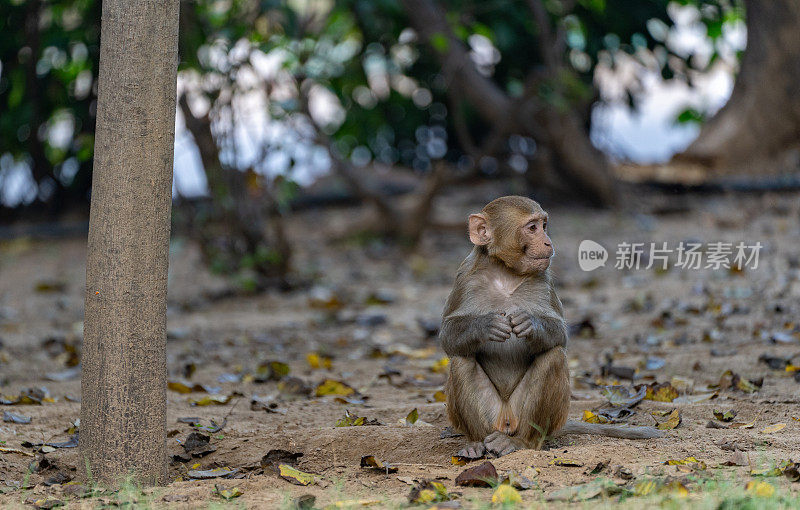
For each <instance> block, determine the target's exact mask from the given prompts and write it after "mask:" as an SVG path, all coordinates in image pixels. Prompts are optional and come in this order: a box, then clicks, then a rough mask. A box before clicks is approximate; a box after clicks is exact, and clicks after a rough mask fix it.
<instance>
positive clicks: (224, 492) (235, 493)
mask: <svg viewBox="0 0 800 510" xmlns="http://www.w3.org/2000/svg"><path fill="white" fill-rule="evenodd" d="M214 493H215V494H216V495H217V496H219V497H221V498H223V499H233V498H238V497H239V496H241V495H242V494H244V492H243V491H242V489H240V488H239V487H233V488H231V489H220V488H219V487H217V489H216V490H215V491H214Z"/></svg>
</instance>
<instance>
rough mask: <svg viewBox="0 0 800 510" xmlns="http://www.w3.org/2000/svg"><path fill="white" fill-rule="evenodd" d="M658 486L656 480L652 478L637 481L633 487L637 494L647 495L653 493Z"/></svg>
mask: <svg viewBox="0 0 800 510" xmlns="http://www.w3.org/2000/svg"><path fill="white" fill-rule="evenodd" d="M656 487H657V484H656V481H655V480H653V479H652V478H650V479H647V480H642V481H641V482H636V485H635V486H634V487H633V493H634V494H635V495H637V496H647V495H649V494H651V493H652V492H653V491H654V490H655V489H656Z"/></svg>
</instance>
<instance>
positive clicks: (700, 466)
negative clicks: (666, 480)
mask: <svg viewBox="0 0 800 510" xmlns="http://www.w3.org/2000/svg"><path fill="white" fill-rule="evenodd" d="M664 464H666V465H667V466H690V467H691V468H692V469H695V470H697V471H703V470H705V469H706V467H707V466H706V463H705V462H704V461H702V460H697V458H695V457H686V458H684V459H671V460H668V461H666V462H664Z"/></svg>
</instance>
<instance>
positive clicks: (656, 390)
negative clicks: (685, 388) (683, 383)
mask: <svg viewBox="0 0 800 510" xmlns="http://www.w3.org/2000/svg"><path fill="white" fill-rule="evenodd" d="M644 398H645V400H655V401H656V402H672V401H673V400H675V399H676V398H678V390H676V389H675V388H674V387H673V386H672V385H671V384H670V383H663V384H653V385H650V386H648V387H647V393H646V394H645V397H644Z"/></svg>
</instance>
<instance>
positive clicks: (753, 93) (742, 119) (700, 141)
mask: <svg viewBox="0 0 800 510" xmlns="http://www.w3.org/2000/svg"><path fill="white" fill-rule="evenodd" d="M745 8H746V16H747V48H746V49H745V52H744V56H743V57H742V67H741V70H740V72H739V75H738V76H737V78H736V82H735V84H734V87H733V93H732V94H731V98H730V100H729V101H728V103H727V104H726V105H725V106H724V107H723V108H722V109H721V110H720V111H719V112H718V113H717V114H716V115H715V116H714V117H713V118H712V119H711V120H710V121H709V122H708V123H706V124H705V125H704V126H703V128H702V130H701V131H700V135H699V136H698V137H697V140H695V141H694V143H692V144H691V145H690V146H689V148H688V149H686V151H684V152H683V153H681V154H679V155H677V156H676V158H675V159H676V161H684V162H692V163H699V164H701V165H704V166H707V167H710V168H711V169H712V170H714V171H717V172H720V173H747V174H759V173H776V172H785V171H797V170H798V169H800V99H798V98H800V2H798V1H797V0H745Z"/></svg>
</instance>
